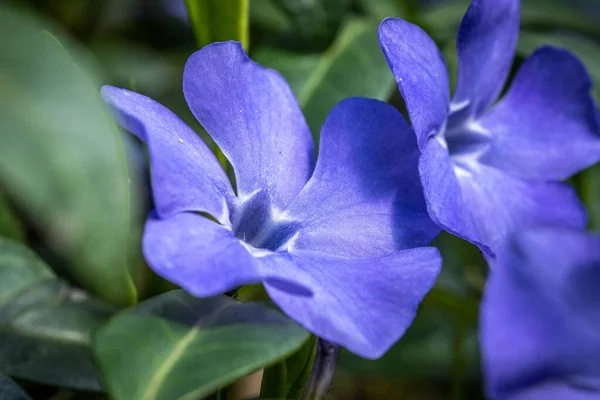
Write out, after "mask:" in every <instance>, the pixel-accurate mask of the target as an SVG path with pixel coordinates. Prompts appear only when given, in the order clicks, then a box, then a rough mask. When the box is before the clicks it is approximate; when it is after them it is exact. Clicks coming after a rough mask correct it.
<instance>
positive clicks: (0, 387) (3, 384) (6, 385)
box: [0, 375, 31, 400]
mask: <svg viewBox="0 0 600 400" xmlns="http://www.w3.org/2000/svg"><path fill="white" fill-rule="evenodd" d="M0 400H31V399H30V397H29V396H27V394H26V393H25V392H24V391H23V389H21V388H20V387H19V386H17V384H16V383H14V382H13V381H12V380H11V379H10V378H9V377H8V376H4V375H0Z"/></svg>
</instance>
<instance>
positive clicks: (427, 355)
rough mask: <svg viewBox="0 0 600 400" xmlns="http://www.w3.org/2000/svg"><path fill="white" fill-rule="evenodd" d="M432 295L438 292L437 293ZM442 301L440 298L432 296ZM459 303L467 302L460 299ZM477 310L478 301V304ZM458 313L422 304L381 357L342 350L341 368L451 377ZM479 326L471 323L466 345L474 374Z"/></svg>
mask: <svg viewBox="0 0 600 400" xmlns="http://www.w3.org/2000/svg"><path fill="white" fill-rule="evenodd" d="M432 296H437V294H436V293H433V294H432ZM430 302H431V303H438V300H434V299H432V300H430ZM456 305H457V306H464V305H465V303H464V302H462V301H457V303H456ZM474 306H475V312H476V310H477V304H476V303H475V304H474ZM454 323H455V317H454V315H453V313H452V312H450V311H449V309H448V308H447V307H446V306H444V307H440V304H439V303H438V304H427V305H426V306H425V307H421V309H420V310H419V312H418V314H417V317H416V318H415V320H414V322H413V324H412V325H411V326H410V327H409V328H408V330H407V331H406V333H405V335H404V336H403V337H402V338H401V339H400V341H399V342H398V343H397V344H395V345H394V346H393V347H392V348H391V349H390V350H389V351H388V352H387V353H386V354H385V355H384V356H383V357H382V358H380V359H379V360H366V359H363V358H360V357H358V356H355V355H353V354H351V353H349V352H348V351H345V350H342V352H341V354H340V360H339V368H340V369H341V370H342V371H343V372H345V373H349V374H352V375H355V376H357V377H361V378H365V377H377V378H382V379H383V378H402V379H423V380H434V379H440V380H443V379H447V378H448V377H450V376H452V371H453V368H454V352H453V325H454ZM475 329H476V326H471V327H470V331H469V333H468V337H467V338H466V339H467V343H466V345H465V354H464V357H465V361H466V363H467V370H468V372H469V374H470V375H477V374H478V371H479V360H478V359H477V338H476V335H475Z"/></svg>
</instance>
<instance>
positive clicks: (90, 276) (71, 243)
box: [0, 7, 136, 304]
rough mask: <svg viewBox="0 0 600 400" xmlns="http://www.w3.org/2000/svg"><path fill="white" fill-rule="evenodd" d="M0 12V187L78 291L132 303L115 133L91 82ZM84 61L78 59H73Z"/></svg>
mask: <svg viewBox="0 0 600 400" xmlns="http://www.w3.org/2000/svg"><path fill="white" fill-rule="evenodd" d="M43 28H50V29H52V30H53V31H54V30H55V28H54V26H52V25H50V24H49V23H46V22H40V21H38V20H34V19H32V17H30V16H27V15H25V14H23V13H21V12H17V11H14V10H12V9H10V8H8V7H2V8H0V88H1V90H0V182H2V185H4V187H3V188H2V189H4V190H5V191H6V192H7V193H8V195H9V197H10V198H11V199H14V201H15V203H17V204H18V206H19V208H20V209H22V210H24V212H25V213H27V214H28V215H29V218H30V219H31V220H32V221H33V222H34V223H35V224H36V227H37V228H38V229H39V230H40V231H41V233H42V236H43V237H44V238H45V240H46V241H47V243H48V246H49V247H51V248H52V249H53V250H54V251H55V252H56V253H57V254H58V255H59V256H61V258H62V259H63V260H64V261H65V262H66V268H67V269H68V272H69V273H70V274H71V275H72V276H73V277H75V278H76V279H77V281H79V282H80V283H81V284H82V285H83V286H84V287H86V288H87V289H89V290H91V291H92V292H94V293H96V294H98V295H99V296H101V297H102V298H104V299H107V300H109V301H111V302H113V303H115V304H132V303H134V302H135V298H136V291H135V287H134V284H133V281H132V279H131V276H130V274H129V271H128V268H127V256H128V249H129V246H128V244H129V240H130V236H129V231H130V226H129V225H130V216H129V190H128V177H127V168H126V162H125V156H124V150H123V145H122V143H121V141H120V138H119V134H118V130H117V128H116V126H115V124H114V122H113V121H112V119H111V117H110V116H109V115H108V113H107V112H106V110H105V106H104V104H103V102H102V100H101V98H100V96H99V93H98V90H97V89H96V87H95V86H94V82H93V81H92V80H91V78H90V76H89V75H88V74H87V73H86V72H85V71H84V70H83V68H81V67H80V65H78V64H77V63H76V62H75V61H74V60H73V58H72V57H71V56H72V55H73V56H77V55H79V53H78V52H77V49H76V48H75V47H73V46H72V45H71V44H70V42H69V41H68V40H67V39H65V38H61V41H62V44H63V45H64V46H66V48H68V49H69V52H67V50H66V48H65V47H63V45H61V43H59V42H58V41H57V39H56V38H55V37H53V36H52V35H50V34H48V33H45V32H44V31H43V30H42V29H43ZM81 59H83V58H81Z"/></svg>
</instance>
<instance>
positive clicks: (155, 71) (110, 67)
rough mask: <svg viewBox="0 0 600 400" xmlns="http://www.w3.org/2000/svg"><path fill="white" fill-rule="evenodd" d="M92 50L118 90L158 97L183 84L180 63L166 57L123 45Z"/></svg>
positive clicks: (97, 45)
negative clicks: (132, 84)
mask: <svg viewBox="0 0 600 400" xmlns="http://www.w3.org/2000/svg"><path fill="white" fill-rule="evenodd" d="M92 49H93V51H94V54H95V55H96V56H97V57H98V60H99V61H100V63H102V65H103V66H104V68H105V70H106V73H107V75H108V76H109V77H110V79H111V84H114V85H116V86H120V87H124V88H128V89H131V90H135V91H138V92H140V93H144V94H146V95H148V96H151V97H155V96H158V95H160V94H163V93H165V92H167V91H168V90H172V88H173V87H174V86H177V87H178V86H180V84H181V66H180V65H179V64H180V63H179V62H177V63H175V62H171V60H170V59H169V58H167V56H166V55H165V54H161V53H158V52H156V51H152V50H150V49H147V48H144V47H140V46H136V45H133V44H128V43H124V42H123V41H118V42H117V41H114V42H113V41H104V42H97V43H95V44H94V45H93V47H92ZM131 82H134V83H135V88H133V87H130V86H131V85H130V84H131Z"/></svg>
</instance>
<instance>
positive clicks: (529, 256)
mask: <svg viewBox="0 0 600 400" xmlns="http://www.w3.org/2000/svg"><path fill="white" fill-rule="evenodd" d="M599 249H600V236H592V235H586V234H584V233H582V232H579V231H575V230H568V229H555V228H537V229H534V230H527V231H525V232H521V233H519V234H517V235H516V236H515V237H514V238H512V239H511V240H510V242H509V243H508V244H507V245H505V246H503V247H502V250H501V251H500V252H499V253H498V258H497V265H496V268H495V269H494V270H493V272H492V274H491V277H490V280H489V282H488V285H487V288H486V293H485V298H484V301H483V303H482V309H481V344H482V353H483V365H484V373H485V375H486V386H487V388H488V390H487V391H488V394H489V395H491V396H492V397H494V398H496V396H498V397H499V398H511V399H512V398H513V397H512V396H510V395H512V394H515V393H521V394H520V395H517V396H515V398H516V399H523V400H525V399H541V398H544V397H542V393H549V392H550V390H549V389H550V388H553V389H555V390H559V389H560V390H564V391H565V392H566V393H571V392H572V393H574V394H576V393H578V392H579V391H578V390H576V389H575V387H579V389H583V388H585V387H586V386H589V384H593V381H594V380H595V379H597V378H595V377H597V376H598V374H599V373H600V359H599V358H598V357H597V355H598V353H597V352H598V349H599V348H600V337H599V336H598V334H597V327H598V325H599V324H600V312H599V310H600V297H598V295H597V294H598V289H600V279H599V278H600V250H599ZM561 381H562V384H561V383H560V382H561ZM569 384H570V385H572V386H573V387H572V388H571V389H568V388H567V385H569ZM595 385H596V388H595V389H596V390H599V389H600V388H599V387H598V386H597V381H596V383H595ZM592 387H593V386H592ZM582 391H583V392H585V390H582ZM527 394H529V395H527ZM545 398H565V399H566V398H569V399H571V398H577V397H569V396H565V397H545ZM582 398H585V397H582Z"/></svg>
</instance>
